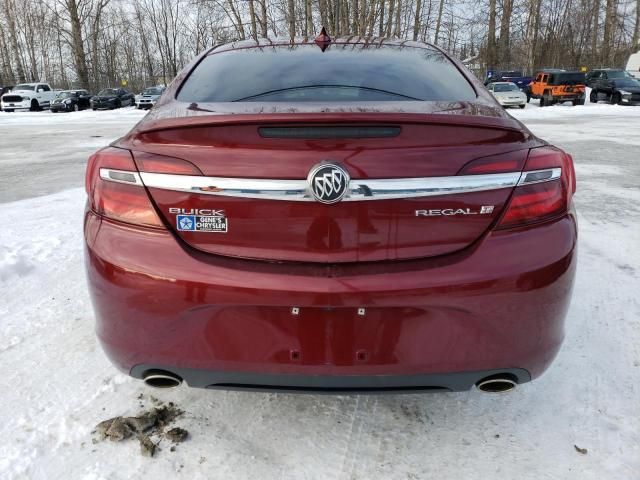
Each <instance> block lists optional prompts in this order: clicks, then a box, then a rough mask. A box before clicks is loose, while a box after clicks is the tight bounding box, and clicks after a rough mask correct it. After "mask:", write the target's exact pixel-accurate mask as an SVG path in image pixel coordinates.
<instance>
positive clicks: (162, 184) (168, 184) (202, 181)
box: [140, 172, 521, 202]
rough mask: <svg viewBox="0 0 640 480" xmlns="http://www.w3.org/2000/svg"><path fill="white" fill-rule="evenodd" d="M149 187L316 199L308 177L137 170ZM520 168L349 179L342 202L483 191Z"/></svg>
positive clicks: (508, 183) (506, 183)
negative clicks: (450, 174)
mask: <svg viewBox="0 0 640 480" xmlns="http://www.w3.org/2000/svg"><path fill="white" fill-rule="evenodd" d="M140 177H141V179H142V182H143V183H144V185H146V186H147V187H150V188H160V189H164V190H174V191H178V192H190V193H198V194H204V195H221V196H227V197H240V198H259V199H264V200H288V201H297V202H314V201H316V200H315V199H314V198H313V196H312V195H311V193H310V192H309V183H308V182H307V180H264V179H250V178H221V177H201V176H192V175H173V174H165V173H146V172H142V173H140ZM520 178H521V174H520V172H511V173H495V174H488V175H461V176H453V177H427V178H390V179H360V180H358V179H355V180H351V181H350V182H349V189H348V192H347V195H346V196H345V198H344V199H343V200H342V201H343V202H350V201H351V202H356V201H363V200H387V199H401V198H416V197H431V196H437V195H451V194H455V193H468V192H482V191H487V190H497V189H500V188H511V187H515V186H516V184H517V183H518V181H519V180H520Z"/></svg>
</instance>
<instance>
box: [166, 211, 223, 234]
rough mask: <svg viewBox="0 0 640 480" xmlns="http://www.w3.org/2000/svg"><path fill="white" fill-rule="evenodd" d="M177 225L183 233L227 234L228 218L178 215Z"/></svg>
mask: <svg viewBox="0 0 640 480" xmlns="http://www.w3.org/2000/svg"><path fill="white" fill-rule="evenodd" d="M176 225H177V227H178V230H180V231H182V232H218V233H227V226H228V223H227V217H223V216H213V215H176Z"/></svg>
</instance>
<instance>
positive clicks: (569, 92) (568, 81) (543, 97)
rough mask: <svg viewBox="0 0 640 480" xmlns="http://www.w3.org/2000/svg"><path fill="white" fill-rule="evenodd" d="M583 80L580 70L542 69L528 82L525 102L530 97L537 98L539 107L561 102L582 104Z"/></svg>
mask: <svg viewBox="0 0 640 480" xmlns="http://www.w3.org/2000/svg"><path fill="white" fill-rule="evenodd" d="M584 82H585V79H584V73H581V72H567V71H564V70H543V71H542V72H538V73H537V74H536V76H535V77H533V81H532V82H531V83H530V84H529V89H528V91H527V103H528V102H529V101H530V100H531V99H532V98H539V99H540V106H541V107H545V106H548V105H553V104H554V103H562V102H572V103H573V104H574V105H584V99H585V93H584V91H585V83H584Z"/></svg>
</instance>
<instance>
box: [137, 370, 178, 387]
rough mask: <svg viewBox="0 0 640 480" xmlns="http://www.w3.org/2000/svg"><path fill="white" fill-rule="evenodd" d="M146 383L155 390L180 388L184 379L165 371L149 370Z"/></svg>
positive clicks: (145, 376)
mask: <svg viewBox="0 0 640 480" xmlns="http://www.w3.org/2000/svg"><path fill="white" fill-rule="evenodd" d="M143 380H144V383H145V384H147V385H148V386H150V387H153V388H175V387H178V386H180V384H181V383H182V378H180V377H179V376H178V375H174V374H173V373H171V372H167V371H164V370H149V371H148V372H145V374H144V377H143Z"/></svg>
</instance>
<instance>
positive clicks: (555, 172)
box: [518, 167, 562, 185]
mask: <svg viewBox="0 0 640 480" xmlns="http://www.w3.org/2000/svg"><path fill="white" fill-rule="evenodd" d="M545 173H548V174H549V176H548V177H546V178H542V179H540V180H527V177H528V176H529V175H530V174H534V176H535V175H536V174H545ZM561 175H562V168H559V167H558V168H545V169H543V170H529V171H527V172H522V174H521V175H520V180H518V185H532V184H534V183H542V182H550V181H552V180H556V179H558V178H560V176H561Z"/></svg>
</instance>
